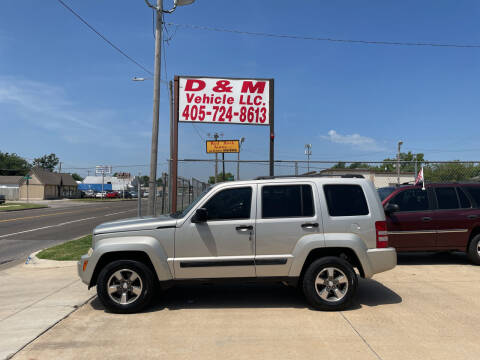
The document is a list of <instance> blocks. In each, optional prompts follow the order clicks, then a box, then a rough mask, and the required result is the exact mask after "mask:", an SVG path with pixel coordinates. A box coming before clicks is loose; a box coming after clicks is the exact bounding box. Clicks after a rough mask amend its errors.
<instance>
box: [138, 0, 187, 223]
mask: <svg viewBox="0 0 480 360" xmlns="http://www.w3.org/2000/svg"><path fill="white" fill-rule="evenodd" d="M194 1H195V0H174V2H173V4H174V6H173V8H172V9H170V10H164V9H163V0H157V6H154V5H152V4H150V2H149V0H145V3H146V4H147V6H149V7H150V8H152V9H153V10H155V14H156V16H157V20H156V24H155V69H154V74H153V124H152V149H151V154H150V179H149V182H148V213H149V214H150V215H153V216H155V196H156V194H157V156H158V122H159V114H160V72H161V50H162V16H163V13H167V14H171V13H172V12H174V11H175V9H176V8H177V6H184V5H190V4H191V3H193V2H194Z"/></svg>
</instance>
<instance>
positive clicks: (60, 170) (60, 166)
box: [58, 161, 62, 174]
mask: <svg viewBox="0 0 480 360" xmlns="http://www.w3.org/2000/svg"><path fill="white" fill-rule="evenodd" d="M61 172H62V162H61V161H60V162H59V163H58V173H59V174H60V173H61Z"/></svg>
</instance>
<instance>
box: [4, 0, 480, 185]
mask: <svg viewBox="0 0 480 360" xmlns="http://www.w3.org/2000/svg"><path fill="white" fill-rule="evenodd" d="M65 1H66V3H67V4H68V5H70V6H71V7H72V8H73V9H75V10H76V11H77V12H78V13H79V14H80V15H81V16H83V17H84V18H85V19H86V20H87V21H88V22H89V23H90V24H91V25H93V26H94V27H96V28H97V29H98V30H99V31H100V32H102V33H103V34H104V35H105V36H107V37H108V38H109V39H110V40H111V41H112V42H114V43H115V44H116V45H118V46H119V47H120V48H122V49H123V50H125V51H126V52H127V53H128V54H129V55H131V56H132V57H133V58H135V59H136V60H137V61H139V62H140V63H142V64H144V65H145V66H146V67H147V68H149V69H153V53H154V38H153V32H152V13H151V10H149V9H148V8H147V6H146V5H145V3H144V1H142V0H135V1H133V0H129V1H126V0H120V1H106V0H102V1H98V0H97V1H93V0H82V1H79V0H76V1H74V0H65ZM165 5H166V6H168V5H171V3H170V2H169V1H168V0H165ZM479 15H480V3H479V2H478V1H473V0H472V1H467V0H465V1H461V2H459V1H439V0H432V1H422V2H418V1H401V2H400V1H385V0H378V1H373V0H371V1H358V0H355V1H353V0H352V1H323V0H321V1H314V0H311V1H295V2H294V1H279V0H262V1H253V0H244V1H233V0H231V1H230V0H229V1H227V0H208V1H207V0H197V1H196V2H195V3H194V4H193V5H191V6H186V7H181V8H178V9H177V11H176V12H174V13H173V14H171V15H166V16H165V20H166V21H167V22H173V23H179V24H195V25H204V26H211V27H217V28H228V29H236V30H245V31H253V32H269V33H279V34H294V35H305V36H318V37H332V38H343V39H360V40H379V41H419V42H440V43H462V44H463V43H464V44H480V31H479V30H478V18H479ZM168 29H169V34H170V37H171V39H170V40H169V41H168V43H167V44H165V56H166V68H165V67H164V68H163V69H162V76H163V77H164V79H167V80H169V79H171V78H172V77H173V75H175V74H184V75H209V76H219V77H221V76H233V77H262V78H270V77H272V78H275V123H276V158H277V159H285V160H288V159H304V158H305V155H304V144H305V143H311V144H312V145H313V149H312V151H313V155H312V159H314V160H358V161H367V160H382V159H383V158H385V157H387V156H390V157H391V156H394V154H395V151H396V143H397V141H398V140H403V141H404V145H403V149H404V150H407V151H408V150H411V151H413V152H424V153H425V154H426V158H427V159H429V160H452V159H461V160H478V159H480V145H479V144H478V132H479V131H478V130H479V128H480V121H479V115H480V110H479V94H480V85H479V82H478V79H479V75H480V62H479V60H480V49H465V48H433V47H403V46H374V45H359V44H341V43H328V42H320V41H306V40H289V39H276V38H268V37H252V36H247V35H236V34H230V33H223V32H210V31H201V30H192V29H186V28H182V27H172V26H169V27H168ZM165 35H166V37H167V38H168V35H167V34H165ZM164 65H165V64H164ZM165 73H166V75H165ZM133 76H146V77H148V76H149V75H148V74H145V73H144V72H142V70H141V69H139V68H137V67H136V66H135V65H134V64H132V63H131V62H129V61H127V60H126V59H125V58H123V57H122V56H121V55H119V54H118V53H117V52H115V51H114V50H113V49H112V48H110V47H109V46H108V45H107V44H105V43H104V42H103V41H102V40H101V39H99V38H98V37H97V36H96V35H95V34H94V33H92V32H91V31H90V30H89V29H88V28H86V27H85V26H84V25H83V24H82V23H80V22H79V21H78V19H76V18H75V17H74V16H73V15H72V14H71V13H69V12H68V11H67V10H66V9H65V8H63V7H62V6H61V5H60V4H59V3H58V2H57V1H56V0H44V1H42V2H41V3H39V2H38V1H33V0H25V1H22V2H18V1H13V0H9V1H8V0H7V1H3V2H2V10H1V12H0V129H1V131H0V133H1V141H0V151H7V152H16V153H18V154H20V155H22V156H24V157H26V158H29V159H32V158H33V157H36V156H40V155H43V154H45V153H51V152H54V153H56V154H57V155H58V156H59V157H60V159H61V160H62V162H63V167H64V168H67V169H71V170H70V171H77V172H79V173H82V174H86V171H85V170H81V169H74V168H86V167H93V166H95V165H98V164H111V165H124V167H117V168H116V169H117V170H119V171H120V170H122V171H123V170H127V171H132V172H142V173H147V172H148V166H138V167H132V166H127V165H137V164H138V165H142V164H148V163H149V160H150V159H149V148H150V141H151V140H150V132H151V122H152V119H151V117H152V96H153V95H152V86H153V83H152V81H145V82H133V81H131V78H132V77H133ZM168 119H169V109H168V92H167V88H166V87H165V86H162V95H161V117H160V137H159V139H160V150H159V162H160V163H162V164H163V165H161V167H160V171H164V170H165V169H166V159H167V158H168V147H169V145H168V143H169V130H168V126H169V125H168V124H169V120H168ZM215 131H218V132H222V133H223V134H224V138H226V139H231V138H239V137H241V136H244V137H246V142H245V144H244V151H243V153H242V158H244V159H267V158H268V129H267V128H266V127H254V126H228V125H223V126H222V125H217V126H213V125H197V126H196V127H193V126H192V125H190V124H181V125H180V158H211V155H210V156H208V155H206V154H205V145H204V140H205V138H207V133H213V132H215ZM230 157H232V158H234V155H227V158H230ZM246 167H248V166H246ZM211 168H212V166H205V164H202V165H194V166H193V165H188V166H187V165H181V166H180V174H183V175H186V176H193V175H196V174H198V176H199V177H202V178H204V177H205V176H207V175H209V174H210V172H211ZM248 168H249V170H247V172H248V173H249V174H248V175H254V173H255V172H256V171H257V170H258V169H257V168H256V167H253V166H251V167H248ZM227 170H234V169H233V167H231V168H230V167H227ZM286 171H287V170H286Z"/></svg>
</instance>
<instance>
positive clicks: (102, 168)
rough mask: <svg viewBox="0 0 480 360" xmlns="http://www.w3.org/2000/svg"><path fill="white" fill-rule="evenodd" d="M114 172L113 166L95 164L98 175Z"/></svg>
mask: <svg viewBox="0 0 480 360" xmlns="http://www.w3.org/2000/svg"><path fill="white" fill-rule="evenodd" d="M111 173H112V167H111V166H106V165H97V166H95V174H96V175H106V174H111Z"/></svg>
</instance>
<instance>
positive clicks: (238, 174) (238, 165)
mask: <svg viewBox="0 0 480 360" xmlns="http://www.w3.org/2000/svg"><path fill="white" fill-rule="evenodd" d="M238 180H240V147H239V148H238V153H237V181H238Z"/></svg>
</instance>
